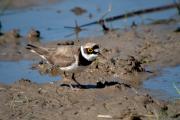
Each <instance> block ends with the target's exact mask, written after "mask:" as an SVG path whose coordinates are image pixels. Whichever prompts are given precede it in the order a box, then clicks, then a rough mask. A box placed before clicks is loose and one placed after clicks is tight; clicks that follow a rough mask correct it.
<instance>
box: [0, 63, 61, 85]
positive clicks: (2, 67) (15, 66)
mask: <svg viewBox="0 0 180 120" xmlns="http://www.w3.org/2000/svg"><path fill="white" fill-rule="evenodd" d="M32 64H33V62H32V61H26V60H22V61H17V62H12V61H0V73H1V75H0V83H5V84H11V83H13V82H15V81H17V80H20V79H22V78H24V79H29V80H32V81H33V82H36V83H47V82H53V81H56V80H60V77H59V76H57V77H52V76H49V75H41V74H40V73H39V72H38V71H37V70H32V69H31V66H32Z"/></svg>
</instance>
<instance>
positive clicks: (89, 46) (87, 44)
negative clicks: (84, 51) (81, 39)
mask: <svg viewBox="0 0 180 120" xmlns="http://www.w3.org/2000/svg"><path fill="white" fill-rule="evenodd" d="M95 45H97V44H96V43H86V44H85V45H84V48H92V47H93V46H95Z"/></svg>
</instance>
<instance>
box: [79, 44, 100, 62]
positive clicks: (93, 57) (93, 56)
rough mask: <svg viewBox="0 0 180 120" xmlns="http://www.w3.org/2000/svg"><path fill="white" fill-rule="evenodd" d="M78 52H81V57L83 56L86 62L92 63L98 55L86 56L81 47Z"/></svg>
mask: <svg viewBox="0 0 180 120" xmlns="http://www.w3.org/2000/svg"><path fill="white" fill-rule="evenodd" d="M80 50H81V54H82V56H83V57H84V58H85V59H86V60H88V61H94V60H95V59H96V58H97V56H98V55H95V54H89V55H88V54H86V53H85V52H84V48H83V46H81V48H80Z"/></svg>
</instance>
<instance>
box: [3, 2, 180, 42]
mask: <svg viewBox="0 0 180 120" xmlns="http://www.w3.org/2000/svg"><path fill="white" fill-rule="evenodd" d="M102 2H103V4H102ZM172 2H173V1H172V0H151V1H148V2H147V1H145V0H136V1H133V0H132V1H127V0H73V1H72V0H65V1H61V2H58V3H56V4H47V5H43V6H38V7H37V6H36V7H29V8H26V9H14V10H6V11H5V12H4V13H3V14H2V15H1V18H0V20H1V22H2V31H9V30H11V29H13V28H18V29H20V32H21V34H22V35H23V36H26V35H27V33H28V31H29V30H30V29H31V28H36V29H38V30H40V31H41V35H42V39H43V40H42V41H44V42H47V41H52V40H58V39H64V38H65V36H66V35H68V34H70V33H72V32H73V31H72V30H70V29H65V28H64V26H75V23H74V21H75V20H77V21H78V23H79V24H80V25H82V24H86V23H89V22H92V21H96V20H99V19H100V18H101V17H102V15H103V14H104V13H106V12H107V10H108V6H109V4H111V5H112V11H111V12H110V13H109V14H108V15H107V16H106V17H110V16H115V15H119V14H124V13H126V12H130V11H133V10H139V9H145V8H150V7H157V6H162V5H166V4H169V3H172ZM75 7H81V8H82V9H85V10H86V11H87V12H86V13H84V14H82V15H79V16H76V15H75V14H74V13H72V12H71V9H73V8H75ZM90 14H91V15H92V18H91V19H90V18H89V15H90ZM175 15H177V10H176V9H171V10H168V11H162V12H156V13H152V14H144V15H140V16H136V17H133V18H129V19H122V20H117V21H114V22H110V23H107V25H108V26H109V27H112V28H124V27H127V26H129V25H131V24H132V22H133V21H135V22H136V23H137V24H141V23H149V22H152V21H150V19H153V20H157V19H167V18H172V17H173V16H175ZM102 34H103V32H102V29H101V27H100V26H99V25H93V26H88V27H87V30H86V31H83V32H81V33H80V37H90V36H98V35H102ZM70 38H71V39H72V38H75V36H71V37H70ZM70 38H66V39H70Z"/></svg>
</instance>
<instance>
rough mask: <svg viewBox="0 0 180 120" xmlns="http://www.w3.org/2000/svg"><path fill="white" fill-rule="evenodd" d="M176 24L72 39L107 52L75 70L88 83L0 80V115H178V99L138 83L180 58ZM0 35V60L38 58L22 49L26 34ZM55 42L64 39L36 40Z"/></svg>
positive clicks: (127, 118) (93, 118)
mask: <svg viewBox="0 0 180 120" xmlns="http://www.w3.org/2000/svg"><path fill="white" fill-rule="evenodd" d="M176 27H177V22H169V23H168V24H167V23H166V24H156V25H144V26H139V27H137V28H133V29H131V28H129V29H126V30H123V31H119V32H110V33H108V34H106V35H104V36H101V37H95V38H88V39H83V40H80V42H78V41H74V44H75V45H79V44H83V43H85V42H88V41H93V42H97V43H99V44H100V45H101V49H102V54H103V56H105V58H102V57H99V58H98V59H97V61H95V62H94V64H92V65H91V66H90V67H89V68H88V69H86V70H85V71H84V72H81V73H78V74H76V79H77V80H78V81H79V82H80V83H82V84H84V85H85V87H86V88H83V89H80V90H78V91H73V90H71V89H70V88H69V87H67V86H66V85H64V86H62V85H61V86H60V84H61V83H62V81H57V82H56V83H54V84H53V83H46V84H37V83H32V82H31V81H30V80H25V79H22V80H19V81H17V82H16V83H14V84H12V85H3V84H1V85H0V99H1V102H0V119H2V120H5V119H7V120H11V119H12V120H15V119H22V120H26V119H43V120H51V119H53V120H74V119H75V120H104V119H105V118H101V117H109V119H122V120H160V119H161V120H171V119H175V120H178V119H179V117H180V113H179V111H180V101H179V100H177V101H173V102H168V101H161V100H157V99H155V98H152V97H151V96H150V95H148V94H147V91H146V90H144V89H142V88H140V87H139V85H140V84H141V82H142V81H143V80H145V79H147V78H148V77H151V76H154V75H157V74H158V71H159V70H160V69H161V68H163V67H167V66H175V65H179V64H180V56H179V53H180V47H179V46H180V41H179V38H180V34H179V33H177V32H174V30H175V29H176ZM12 33H13V34H12ZM0 41H1V43H0V60H22V59H37V60H40V59H39V58H38V57H37V56H35V55H34V54H32V53H30V52H29V51H27V50H26V49H25V45H26V44H27V43H28V42H29V41H26V39H25V37H19V36H17V34H16V35H14V32H12V31H11V32H9V33H4V34H3V35H1V36H0ZM58 43H62V42H60V41H56V42H50V43H38V42H34V44H40V45H42V46H48V47H56V46H57V44H58ZM34 66H35V67H36V66H39V65H34ZM38 68H40V67H38ZM40 71H42V70H41V69H40ZM49 74H52V72H51V73H49Z"/></svg>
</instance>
